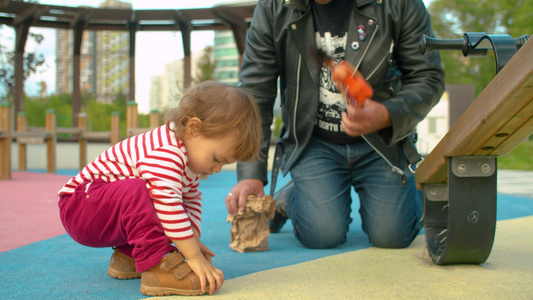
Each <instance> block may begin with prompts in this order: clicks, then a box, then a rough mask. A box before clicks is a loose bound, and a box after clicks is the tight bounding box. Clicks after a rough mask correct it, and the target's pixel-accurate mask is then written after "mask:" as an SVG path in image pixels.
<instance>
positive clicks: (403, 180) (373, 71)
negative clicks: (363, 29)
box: [355, 25, 406, 185]
mask: <svg viewBox="0 0 533 300" xmlns="http://www.w3.org/2000/svg"><path fill="white" fill-rule="evenodd" d="M378 29H379V25H376V28H375V29H374V32H372V36H371V37H370V40H369V41H368V44H367V45H366V48H365V51H364V52H363V55H361V58H360V59H359V62H358V63H357V65H356V66H355V69H356V70H357V69H359V65H360V64H361V62H362V61H363V59H364V58H365V56H366V53H367V52H368V49H369V48H370V44H372V41H374V37H375V36H376V33H377V31H378ZM393 49H394V41H392V43H391V46H390V49H389V54H392V51H393ZM384 59H387V57H385V58H384ZM382 61H383V60H382ZM382 61H380V62H379V64H378V65H377V66H376V67H375V68H374V69H373V70H372V72H370V74H369V75H368V76H367V78H366V80H368V79H370V77H372V76H373V75H374V73H375V72H376V70H377V69H378V67H379V66H380V65H381V63H382ZM361 137H363V139H364V140H365V141H366V142H367V144H369V145H370V147H372V149H374V151H376V152H377V153H378V154H379V155H380V156H381V157H382V158H383V159H384V160H385V161H386V162H387V164H389V166H390V167H391V171H392V172H393V173H397V174H399V175H400V176H401V177H402V185H405V183H406V178H405V172H404V171H403V170H402V169H400V168H399V167H397V166H395V165H394V164H393V163H392V162H391V161H390V160H389V159H387V157H386V156H385V155H384V154H383V153H381V151H379V150H378V149H377V148H376V147H374V145H373V144H372V143H371V142H370V141H369V140H368V139H367V138H366V137H365V136H364V135H362V136H361Z"/></svg>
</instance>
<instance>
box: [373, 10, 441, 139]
mask: <svg viewBox="0 0 533 300" xmlns="http://www.w3.org/2000/svg"><path fill="white" fill-rule="evenodd" d="M394 2H395V5H398V7H397V8H396V11H397V13H398V15H397V20H396V24H395V25H394V28H396V30H395V31H393V32H395V33H394V34H395V37H394V40H395V41H396V51H395V60H396V64H397V66H398V68H399V70H400V72H401V87H400V90H399V91H398V93H397V94H396V95H395V96H393V97H392V98H389V99H387V100H386V101H384V102H383V104H384V105H385V107H387V109H388V111H389V114H390V117H391V121H392V130H390V129H386V130H383V131H382V132H380V135H381V136H382V138H384V140H385V143H387V144H389V145H390V144H394V143H396V142H398V141H400V140H402V139H403V138H405V137H406V136H408V135H409V134H411V133H412V131H413V130H414V129H415V128H416V126H417V125H418V123H419V122H420V121H422V120H423V119H424V118H425V117H426V116H427V114H428V113H429V111H430V110H431V109H432V108H433V107H434V106H435V105H436V104H437V103H438V101H439V100H440V97H441V95H442V93H443V92H444V70H443V68H442V66H441V61H440V55H439V53H438V52H432V53H429V54H426V55H423V54H421V53H420V50H419V42H420V38H421V37H422V35H423V34H425V35H428V36H434V35H433V31H432V29H431V19H430V16H429V13H428V12H427V10H426V8H425V6H424V4H423V2H422V1H421V0H400V1H394Z"/></svg>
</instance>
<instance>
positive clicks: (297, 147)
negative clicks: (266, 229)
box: [237, 0, 444, 184]
mask: <svg viewBox="0 0 533 300" xmlns="http://www.w3.org/2000/svg"><path fill="white" fill-rule="evenodd" d="M311 1H313V0H260V1H259V2H258V4H257V6H256V9H255V12H254V17H253V20H252V24H251V27H250V29H249V30H248V32H247V35H246V48H245V52H244V57H243V63H242V68H241V74H240V76H241V77H240V83H239V85H240V86H242V87H244V88H247V89H248V90H249V91H250V92H251V93H252V94H253V95H254V96H255V98H256V101H257V104H258V105H259V110H260V112H261V121H262V127H263V135H264V136H263V142H262V146H261V153H262V156H263V157H267V155H268V148H269V145H270V136H271V129H270V126H271V124H272V120H273V106H274V102H275V98H276V95H277V93H278V86H277V82H278V77H279V78H280V86H279V90H280V94H281V107H282V117H283V124H284V125H283V128H282V131H281V133H280V138H279V141H278V144H280V145H281V149H282V152H283V158H282V160H281V170H282V171H283V174H284V175H285V174H286V173H287V172H288V171H289V170H290V168H291V167H292V166H293V165H294V163H295V161H296V160H297V159H298V157H299V155H300V154H301V152H302V150H303V149H304V148H305V146H306V145H307V143H308V141H309V138H310V136H311V134H312V132H313V125H314V121H315V118H316V113H317V107H318V96H319V86H318V80H319V71H320V68H321V64H322V63H321V62H320V61H319V60H318V59H317V58H316V55H315V54H313V53H316V51H317V47H316V42H315V29H314V25H313V14H312V12H311V10H310V9H311ZM334 1H335V0H334ZM353 3H354V5H353V11H352V14H351V16H350V18H351V19H350V25H349V30H348V39H347V41H346V55H345V60H347V61H350V62H351V63H352V64H353V65H355V66H356V67H358V68H359V71H361V73H362V74H363V76H365V78H366V79H367V81H368V82H369V83H370V84H371V85H372V88H373V89H374V95H373V97H372V99H373V100H375V101H379V102H381V103H383V104H384V105H385V106H386V108H387V109H388V111H389V113H390V117H391V120H392V127H389V128H386V129H383V130H381V131H379V132H375V133H372V134H369V135H366V136H365V138H366V140H367V142H369V143H370V144H371V145H372V146H373V147H374V149H375V150H376V151H378V152H379V153H380V154H381V156H382V157H383V158H384V159H386V160H387V161H388V163H389V164H390V165H391V169H392V170H393V171H396V172H398V173H400V174H403V173H402V171H401V170H404V169H405V167H406V166H407V165H408V164H409V163H412V162H413V161H415V160H416V159H414V158H413V157H412V155H413V153H409V149H413V148H412V143H411V142H412V137H413V132H414V130H415V128H416V125H417V124H418V123H419V122H420V121H421V120H422V119H423V118H425V117H426V115H427V114H428V112H429V111H430V110H431V108H432V107H433V106H435V105H436V104H437V102H438V101H439V99H440V97H441V95H442V93H443V91H444V71H443V69H442V66H441V62H440V56H439V54H438V53H437V52H433V53H430V54H427V55H422V54H420V51H419V41H420V38H421V36H422V35H423V34H426V35H429V36H433V32H432V30H431V22H430V16H429V14H428V12H427V11H426V8H425V7H424V4H423V2H422V0H354V2H353ZM362 24H363V25H364V26H365V28H366V29H365V30H366V35H367V38H366V39H365V41H362V42H360V43H359V48H357V47H355V46H356V45H355V44H352V42H353V41H358V33H357V26H358V25H362ZM410 137H411V138H410ZM409 156H411V158H410V157H409ZM237 174H238V179H239V180H242V179H260V180H263V182H265V184H266V183H267V182H268V180H267V160H266V159H264V160H261V161H255V162H249V163H239V164H238V165H237Z"/></svg>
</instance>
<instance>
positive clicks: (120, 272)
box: [107, 249, 141, 279]
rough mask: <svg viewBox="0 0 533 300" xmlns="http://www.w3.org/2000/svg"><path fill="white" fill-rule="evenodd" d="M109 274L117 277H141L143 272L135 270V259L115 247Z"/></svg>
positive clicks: (108, 270)
mask: <svg viewBox="0 0 533 300" xmlns="http://www.w3.org/2000/svg"><path fill="white" fill-rule="evenodd" d="M107 274H108V275H109V276H111V277H113V278H116V279H134V278H140V277H141V273H139V272H137V271H135V259H134V258H133V257H129V256H127V255H126V254H124V253H122V252H120V250H118V249H115V251H114V252H113V254H112V255H111V260H110V261H109V268H108V269H107Z"/></svg>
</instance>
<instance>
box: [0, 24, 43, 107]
mask: <svg viewBox="0 0 533 300" xmlns="http://www.w3.org/2000/svg"><path fill="white" fill-rule="evenodd" d="M1 28H3V25H0V29H1ZM28 38H31V39H33V40H34V41H35V43H37V44H41V43H42V41H43V40H44V36H43V35H42V34H35V33H32V32H30V33H28ZM0 41H1V43H0V88H1V89H3V92H2V93H0V96H3V97H5V96H9V95H13V94H15V84H16V82H15V51H11V50H10V49H11V47H8V46H7V45H6V43H7V42H11V43H13V44H14V41H13V39H11V38H4V37H2V36H0ZM44 62H45V59H44V56H43V55H42V54H37V53H36V52H25V53H24V60H23V69H24V72H23V78H24V80H26V78H28V77H29V76H31V75H32V74H35V73H37V72H38V71H40V70H41V69H42V67H43V65H44Z"/></svg>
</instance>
